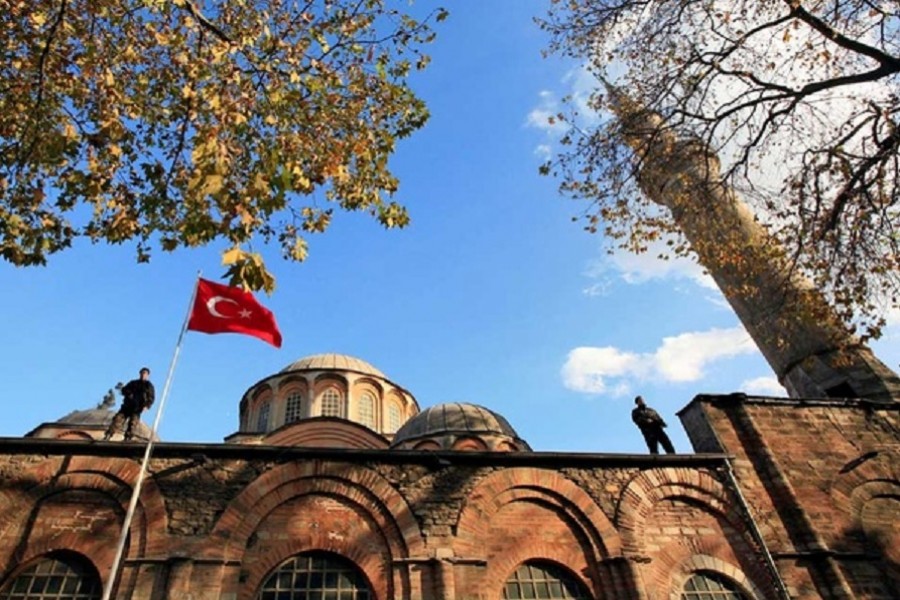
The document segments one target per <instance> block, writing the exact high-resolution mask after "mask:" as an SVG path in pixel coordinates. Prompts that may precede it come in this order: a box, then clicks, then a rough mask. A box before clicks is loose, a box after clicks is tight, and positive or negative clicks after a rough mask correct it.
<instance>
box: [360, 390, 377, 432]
mask: <svg viewBox="0 0 900 600" xmlns="http://www.w3.org/2000/svg"><path fill="white" fill-rule="evenodd" d="M359 422H360V423H362V424H363V425H365V426H366V427H368V428H370V429H375V398H373V397H372V394H370V393H368V392H363V394H362V396H360V398H359Z"/></svg>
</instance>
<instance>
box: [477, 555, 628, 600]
mask: <svg viewBox="0 0 900 600" xmlns="http://www.w3.org/2000/svg"><path fill="white" fill-rule="evenodd" d="M570 558H571V559H574V560H572V561H571V562H567V561H564V560H560V557H559V555H558V553H557V552H554V551H553V549H551V548H547V547H545V546H541V545H535V546H529V547H528V548H514V549H512V551H511V552H509V553H508V554H506V555H504V556H503V558H501V559H500V560H499V561H496V562H495V563H494V564H492V565H490V570H491V571H493V572H494V573H496V575H497V576H495V577H488V581H491V582H492V585H491V586H490V588H489V589H487V590H486V594H485V597H486V598H502V597H503V587H504V586H505V585H506V582H507V580H509V578H510V577H511V576H512V574H513V573H514V572H515V570H516V569H517V568H518V566H519V565H521V564H522V563H525V562H542V563H552V564H553V565H554V566H556V567H558V568H560V569H561V570H563V571H566V572H568V573H569V574H570V575H571V576H572V577H573V578H574V579H576V580H577V581H578V583H579V584H581V586H582V587H583V588H584V589H585V590H589V591H590V592H591V596H592V597H594V598H607V597H612V596H607V595H598V594H597V593H596V590H594V586H593V585H592V582H591V581H590V580H589V579H588V578H586V577H585V575H584V573H579V572H578V570H577V569H573V568H572V566H571V565H576V564H578V563H579V562H583V561H584V556H577V557H576V556H572V557H570Z"/></svg>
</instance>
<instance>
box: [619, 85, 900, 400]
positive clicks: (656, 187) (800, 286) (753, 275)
mask: <svg viewBox="0 0 900 600" xmlns="http://www.w3.org/2000/svg"><path fill="white" fill-rule="evenodd" d="M610 94H611V99H612V108H613V111H614V112H615V113H616V115H617V116H618V117H619V120H620V125H621V131H622V134H623V136H624V139H625V141H626V142H627V143H628V145H629V146H630V147H631V148H632V149H633V150H634V151H635V153H636V157H637V160H638V161H639V168H638V173H637V176H638V183H639V185H640V187H641V190H642V191H643V192H644V194H645V196H646V197H647V198H649V199H650V200H652V201H653V202H655V203H657V204H660V205H662V206H665V207H666V208H668V209H669V210H670V211H671V213H672V216H673V218H674V220H675V222H676V223H677V224H678V226H679V227H680V229H681V231H682V232H683V233H684V235H685V237H686V238H687V239H688V240H689V241H690V243H691V247H692V248H693V250H694V251H695V252H696V253H697V256H698V259H699V261H700V264H702V265H703V266H704V267H705V268H706V269H707V270H708V271H709V273H710V275H712V277H713V279H714V280H715V281H716V284H718V286H719V289H721V290H722V293H723V294H724V295H725V298H726V299H727V300H728V302H729V304H731V307H732V308H733V309H734V311H735V312H736V313H737V315H738V317H739V318H740V320H741V322H742V323H743V324H744V327H745V328H746V329H747V331H748V332H749V333H750V335H751V337H752V338H753V340H754V341H755V342H756V345H757V346H758V347H759V349H760V351H761V352H762V354H763V356H765V358H766V360H767V361H768V362H769V365H770V366H771V367H772V369H773V370H774V371H775V373H776V374H777V376H778V380H779V381H780V382H781V384H782V385H783V386H784V387H785V388H786V389H787V391H788V394H789V395H790V396H791V397H794V398H796V397H805V398H822V397H846V398H854V397H858V398H866V399H869V400H873V401H879V402H893V401H900V378H898V377H897V374H896V373H894V372H893V371H892V370H891V369H889V368H888V367H887V366H886V365H885V364H884V363H882V362H881V361H880V360H878V359H877V358H876V357H875V355H874V354H873V353H872V351H871V350H870V349H869V348H868V347H867V346H865V345H864V344H862V343H861V342H860V340H859V339H858V338H856V337H855V336H853V335H852V334H851V333H850V331H849V329H848V328H847V326H846V325H845V324H844V323H843V322H842V321H841V320H840V319H839V318H838V316H837V314H836V313H835V312H834V310H833V308H832V307H831V306H830V305H829V304H828V302H827V301H826V299H825V298H824V296H823V295H822V294H821V293H820V292H819V290H817V289H816V288H814V287H813V286H812V284H811V283H810V282H809V281H808V280H807V279H805V278H803V277H801V276H800V275H799V274H798V273H797V272H796V271H795V270H793V269H792V268H791V265H790V262H789V260H788V257H787V256H786V254H785V251H784V248H783V247H781V246H780V245H779V244H778V243H777V242H776V241H775V240H774V239H773V237H772V236H771V235H769V233H768V232H767V231H766V230H765V228H764V227H763V226H762V225H760V223H759V222H758V221H757V220H756V219H755V218H754V216H753V214H752V212H751V211H750V208H749V207H748V206H747V204H746V203H745V202H744V201H743V200H742V199H741V198H740V197H739V196H738V195H737V194H736V193H735V191H734V190H733V189H732V188H730V187H728V186H726V185H724V184H723V183H722V182H721V181H720V177H719V160H718V158H717V157H716V156H715V155H714V154H713V153H712V152H711V151H710V150H709V147H708V145H707V144H705V143H703V142H701V141H699V140H694V139H681V138H678V137H676V136H675V135H674V133H673V132H672V131H671V130H669V129H667V128H665V127H664V126H663V125H662V119H661V118H660V117H659V115H658V114H656V113H653V112H652V111H648V110H646V109H644V108H643V107H641V106H639V105H637V104H636V103H635V102H633V101H631V100H630V99H628V98H626V97H624V96H623V95H622V94H621V93H620V92H618V91H617V90H615V89H612V88H610Z"/></svg>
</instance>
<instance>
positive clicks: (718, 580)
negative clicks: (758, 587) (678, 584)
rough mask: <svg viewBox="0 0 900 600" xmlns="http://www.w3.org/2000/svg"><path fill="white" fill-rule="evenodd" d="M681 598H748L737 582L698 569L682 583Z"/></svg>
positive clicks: (700, 599)
mask: <svg viewBox="0 0 900 600" xmlns="http://www.w3.org/2000/svg"><path fill="white" fill-rule="evenodd" d="M681 600H748V599H747V596H746V594H744V592H742V591H741V590H740V589H739V588H738V586H737V584H735V583H734V582H733V581H731V580H730V579H728V578H727V577H725V576H724V575H719V574H718V573H714V572H713V571H698V572H697V573H694V574H693V575H691V578H690V579H688V580H687V581H686V582H685V584H684V590H682V592H681Z"/></svg>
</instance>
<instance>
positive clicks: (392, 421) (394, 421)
mask: <svg viewBox="0 0 900 600" xmlns="http://www.w3.org/2000/svg"><path fill="white" fill-rule="evenodd" d="M398 429H400V407H399V406H397V405H396V404H391V405H390V406H388V432H390V433H394V432H396V431H397V430H398Z"/></svg>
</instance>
